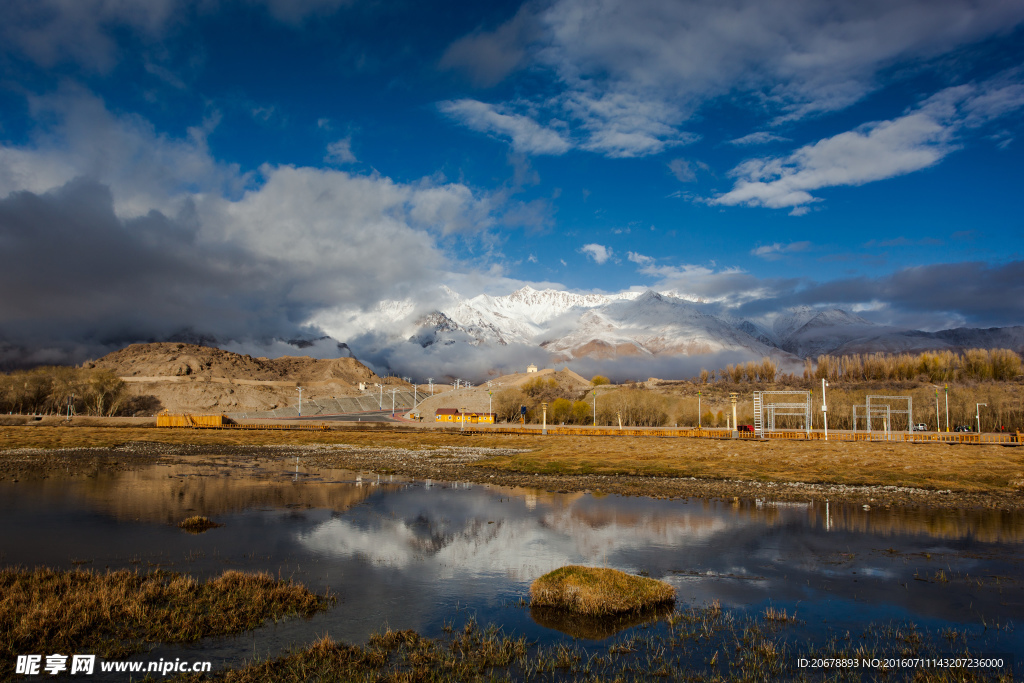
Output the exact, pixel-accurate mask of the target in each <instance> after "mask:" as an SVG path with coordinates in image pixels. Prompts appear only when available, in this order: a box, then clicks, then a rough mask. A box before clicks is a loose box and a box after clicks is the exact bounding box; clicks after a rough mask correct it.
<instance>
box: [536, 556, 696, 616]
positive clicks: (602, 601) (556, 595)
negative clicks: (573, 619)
mask: <svg viewBox="0 0 1024 683" xmlns="http://www.w3.org/2000/svg"><path fill="white" fill-rule="evenodd" d="M675 598H676V589H675V588H673V587H672V586H670V585H669V584H667V583H665V582H664V581H658V580H656V579H649V578H646V577H643V576H633V575H632V574H626V573H625V572H620V571H619V570H617V569H606V568H601V567H580V566H578V565H569V566H567V567H561V568H559V569H556V570H555V571H553V572H548V573H547V574H545V575H544V576H542V577H540V578H539V579H537V580H536V581H534V582H533V583H532V584H531V585H530V605H531V607H556V608H560V609H564V610H567V611H570V612H574V613H576V614H583V615H588V616H603V615H608V616H611V615H616V614H623V613H628V612H639V611H641V610H644V609H650V608H652V607H656V606H658V605H664V604H666V603H670V602H673V601H674V600H675Z"/></svg>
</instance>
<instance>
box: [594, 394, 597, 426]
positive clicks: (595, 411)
mask: <svg viewBox="0 0 1024 683" xmlns="http://www.w3.org/2000/svg"><path fill="white" fill-rule="evenodd" d="M594 426H595V427H596V426H597V389H594Z"/></svg>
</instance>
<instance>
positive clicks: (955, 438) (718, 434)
mask: <svg viewBox="0 0 1024 683" xmlns="http://www.w3.org/2000/svg"><path fill="white" fill-rule="evenodd" d="M465 433H466V434H522V435H530V436H537V435H540V433H541V430H540V428H530V427H495V428H493V429H486V430H485V429H467V430H465ZM548 434H550V435H555V436H661V437H687V438H698V439H700V438H704V439H731V438H732V434H733V433H732V430H730V429H661V428H650V429H615V428H607V429H606V428H601V427H572V428H567V427H548ZM738 434H739V438H741V439H758V438H759V437H758V436H757V435H756V434H754V433H753V432H739V433H738ZM764 438H766V439H784V440H790V441H793V440H796V441H808V440H809V441H823V440H825V435H824V433H822V432H817V431H816V432H810V433H807V432H805V431H775V432H769V433H767V434H765V437H764ZM828 440H829V441H872V442H890V443H892V442H899V443H964V444H1021V443H1024V435H1022V434H1021V433H1020V432H1017V433H1016V434H971V433H969V432H968V433H937V434H921V433H908V432H889V433H888V434H886V433H885V432H829V434H828Z"/></svg>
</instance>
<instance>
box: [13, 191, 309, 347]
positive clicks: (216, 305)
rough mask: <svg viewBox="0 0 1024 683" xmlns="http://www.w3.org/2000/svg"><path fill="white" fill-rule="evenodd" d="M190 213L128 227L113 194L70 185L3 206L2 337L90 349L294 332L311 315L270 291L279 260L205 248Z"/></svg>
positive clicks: (148, 218) (153, 217)
mask: <svg viewBox="0 0 1024 683" xmlns="http://www.w3.org/2000/svg"><path fill="white" fill-rule="evenodd" d="M196 236H197V232H196V226H195V222H194V220H190V217H189V215H188V212H185V213H184V215H183V216H180V217H177V218H174V219H172V218H169V217H167V216H165V215H163V214H161V213H159V212H157V211H151V212H150V213H149V214H147V215H145V216H143V217H140V218H135V219H130V220H122V219H120V218H118V217H117V216H116V215H115V213H114V208H113V198H112V196H111V193H110V190H109V188H107V187H106V186H104V185H102V184H99V183H97V182H95V181H91V180H86V179H76V180H73V181H71V182H69V183H67V184H66V185H64V186H63V187H60V188H58V189H55V190H53V191H51V192H48V193H45V194H34V193H31V192H17V193H13V194H11V195H10V196H8V197H7V198H6V199H3V200H0V291H3V292H4V296H3V297H0V341H6V342H7V343H9V344H13V345H16V346H25V347H29V348H33V349H38V348H50V349H66V350H67V351H68V353H69V355H70V356H72V357H71V358H69V359H70V360H80V358H77V357H73V356H78V355H81V354H82V353H84V352H88V351H95V350H96V349H103V348H104V347H107V346H111V345H115V346H116V345H119V344H121V343H127V342H131V341H140V340H146V339H154V338H161V337H166V336H168V335H172V334H175V333H179V332H182V331H183V330H187V329H193V330H201V331H203V332H204V333H206V334H213V335H215V336H217V337H218V338H227V339H230V338H238V337H241V336H245V337H246V338H253V337H256V338H258V337H260V336H261V335H267V336H269V335H295V334H298V333H299V332H300V331H301V330H300V325H298V324H296V323H295V322H293V321H294V320H297V319H301V318H304V317H305V315H304V314H305V312H304V311H302V310H301V308H300V307H299V306H296V305H294V304H289V303H288V302H286V301H285V300H284V299H283V298H282V296H281V295H277V296H274V295H273V293H272V290H271V289H270V288H269V287H267V286H266V284H264V283H269V282H271V281H273V280H274V278H271V277H270V275H271V272H272V269H271V266H272V264H270V263H266V262H257V261H254V260H253V259H252V258H250V257H248V256H247V255H246V254H243V253H242V252H240V251H238V250H233V249H229V248H223V247H222V248H219V249H213V248H202V247H200V246H199V245H198V244H197V240H196Z"/></svg>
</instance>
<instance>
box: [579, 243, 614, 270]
mask: <svg viewBox="0 0 1024 683" xmlns="http://www.w3.org/2000/svg"><path fill="white" fill-rule="evenodd" d="M580 252H581V253H583V254H586V255H587V256H588V257H589V258H592V259H594V263H597V264H598V265H601V264H603V263H604V262H605V261H607V260H608V259H610V258H611V257H612V250H611V249H608V248H607V247H605V246H603V245H601V244H584V245H583V246H582V247H580Z"/></svg>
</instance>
